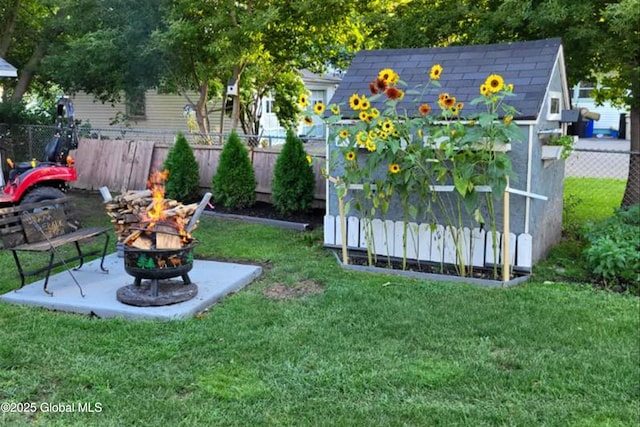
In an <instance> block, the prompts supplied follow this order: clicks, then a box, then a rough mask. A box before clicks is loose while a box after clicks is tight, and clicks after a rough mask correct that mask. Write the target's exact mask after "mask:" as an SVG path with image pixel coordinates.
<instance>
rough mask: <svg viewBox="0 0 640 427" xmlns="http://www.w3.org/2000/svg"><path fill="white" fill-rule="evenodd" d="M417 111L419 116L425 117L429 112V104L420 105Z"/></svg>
mask: <svg viewBox="0 0 640 427" xmlns="http://www.w3.org/2000/svg"><path fill="white" fill-rule="evenodd" d="M418 111H419V112H420V114H421V115H423V116H426V115H427V114H429V113H430V112H431V107H430V106H429V104H421V105H420V107H418Z"/></svg>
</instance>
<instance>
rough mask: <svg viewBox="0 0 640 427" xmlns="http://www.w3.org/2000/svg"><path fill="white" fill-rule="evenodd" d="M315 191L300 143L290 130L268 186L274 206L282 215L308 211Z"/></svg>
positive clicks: (312, 177)
mask: <svg viewBox="0 0 640 427" xmlns="http://www.w3.org/2000/svg"><path fill="white" fill-rule="evenodd" d="M314 189H315V177H314V174H313V170H312V168H311V165H310V163H309V161H308V158H307V153H306V152H305V151H304V147H303V146H302V141H301V140H300V139H299V138H297V137H296V136H295V135H294V134H293V131H291V130H289V131H287V139H286V141H285V143H284V146H283V147H282V151H281V152H280V154H279V155H278V159H277V160H276V166H275V170H274V175H273V183H272V186H271V191H272V197H273V205H274V206H275V208H276V209H277V210H278V211H279V212H281V213H283V214H289V213H294V212H304V211H307V210H308V209H310V208H311V203H312V202H313V193H314Z"/></svg>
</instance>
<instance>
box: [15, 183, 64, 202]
mask: <svg viewBox="0 0 640 427" xmlns="http://www.w3.org/2000/svg"><path fill="white" fill-rule="evenodd" d="M61 197H65V194H64V193H63V192H62V190H60V189H58V188H55V187H37V188H35V189H33V190H31V191H29V192H28V193H27V195H26V196H24V197H23V198H22V201H21V202H20V203H21V204H22V203H36V202H42V201H44V200H52V199H59V198H61Z"/></svg>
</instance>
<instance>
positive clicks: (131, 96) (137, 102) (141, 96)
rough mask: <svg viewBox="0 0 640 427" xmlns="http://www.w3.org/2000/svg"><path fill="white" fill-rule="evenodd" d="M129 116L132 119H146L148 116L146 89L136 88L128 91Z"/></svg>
mask: <svg viewBox="0 0 640 427" xmlns="http://www.w3.org/2000/svg"><path fill="white" fill-rule="evenodd" d="M126 104H127V116H128V117H129V118H132V119H144V118H145V117H146V104H145V91H144V90H136V91H133V92H127V98H126Z"/></svg>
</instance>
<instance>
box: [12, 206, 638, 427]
mask: <svg viewBox="0 0 640 427" xmlns="http://www.w3.org/2000/svg"><path fill="white" fill-rule="evenodd" d="M96 197H98V196H96ZM196 237H198V238H200V240H202V244H201V245H199V246H198V248H197V253H198V254H199V255H200V256H205V257H215V258H218V259H235V260H241V261H249V262H254V263H261V264H262V265H264V266H265V274H264V276H263V277H262V278H261V279H259V280H258V281H256V282H254V283H253V284H252V285H250V286H249V287H247V288H246V289H245V290H243V291H241V292H239V293H237V294H235V295H232V296H230V297H228V298H226V299H225V300H223V301H222V302H221V303H219V304H218V305H216V306H214V307H212V308H211V310H210V311H208V312H207V313H204V314H203V315H202V316H198V317H197V318H193V319H189V320H186V321H175V322H151V321H138V322H132V321H125V320H120V319H96V318H89V317H85V316H80V315H73V314H64V313H56V312H50V311H46V310H40V309H34V308H28V307H18V306H12V305H7V304H0V325H1V326H0V342H1V343H2V344H1V345H0V401H2V402H35V403H37V404H38V405H39V404H40V403H42V402H46V403H55V404H59V403H64V404H71V403H74V402H76V403H77V402H83V403H93V404H97V403H100V405H101V408H102V410H101V412H100V413H63V414H59V413H51V412H49V413H47V412H37V413H35V414H7V413H5V414H3V415H0V425H22V424H37V425H46V426H50V425H54V426H55V425H59V426H69V425H78V426H87V425H92V426H93V425H113V426H128V425H148V426H178V425H184V426H192V425H222V426H255V425H273V426H282V425H292V426H307V425H308V426H317V425H327V426H334V425H339V426H341V425H349V426H354V425H357V426H359V425H362V426H400V425H402V426H406V425H414V426H429V425H443V426H449V425H452V426H458V425H463V426H494V425H513V426H542V425H548V426H637V425H638V419H639V417H640V409H639V401H640V392H639V390H640V370H639V362H640V338H639V336H638V330H639V329H640V318H639V317H640V314H639V313H640V304H639V301H640V300H639V299H638V298H635V297H631V296H626V295H619V294H614V293H610V292H604V291H594V290H593V289H592V288H591V286H589V285H579V284H571V285H570V284H566V283H552V284H547V283H541V282H538V281H536V279H535V276H534V279H533V280H532V281H530V282H529V283H527V284H524V285H520V286H517V287H514V288H509V289H485V288H480V287H474V286H470V285H461V284H453V283H438V282H432V281H420V280H411V279H406V278H399V277H394V276H387V275H378V274H371V273H356V272H345V271H343V270H341V269H340V268H339V267H338V266H337V264H336V261H335V258H334V257H333V255H331V254H329V253H328V252H327V251H326V250H325V249H323V248H322V247H321V235H320V233H319V232H315V233H311V234H309V233H298V232H292V231H287V230H281V229H276V228H270V227H265V226H260V225H254V224H244V223H239V222H228V221H219V220H213V219H210V218H205V219H203V220H202V223H201V225H200V227H199V228H198V230H197V231H196ZM0 268H2V271H3V276H5V279H4V280H3V281H2V284H1V285H0V292H6V291H9V290H10V289H12V288H13V287H15V286H16V285H17V283H18V282H17V279H16V278H15V277H14V272H15V267H14V266H13V265H12V260H11V255H10V254H7V253H5V252H2V253H0ZM303 281H306V283H309V282H313V283H315V284H317V285H319V286H323V287H324V292H323V293H321V294H317V295H311V296H307V297H305V298H298V299H292V300H273V299H269V298H267V297H265V296H264V293H263V292H264V290H265V289H267V288H270V287H272V286H274V285H276V284H285V285H288V286H294V285H296V284H298V283H300V282H303Z"/></svg>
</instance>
